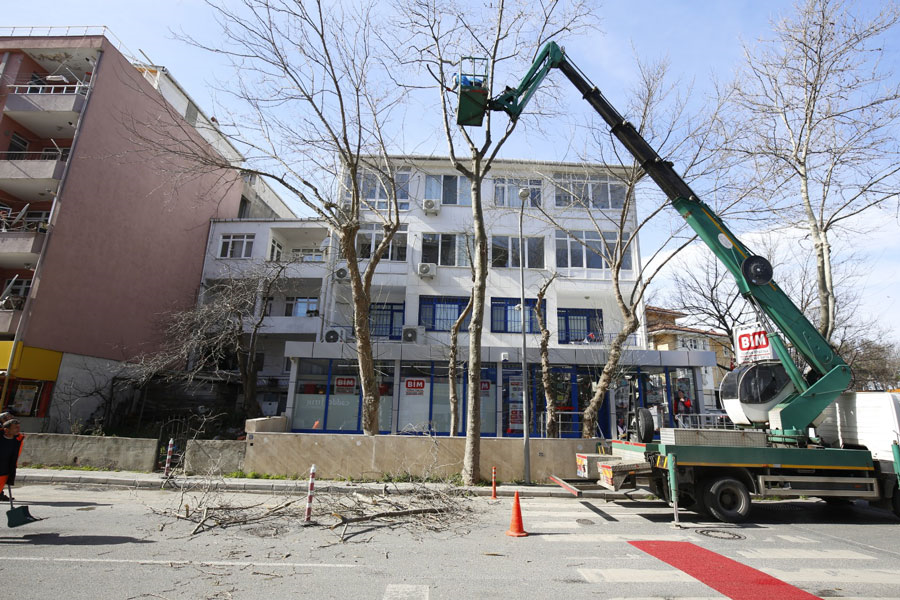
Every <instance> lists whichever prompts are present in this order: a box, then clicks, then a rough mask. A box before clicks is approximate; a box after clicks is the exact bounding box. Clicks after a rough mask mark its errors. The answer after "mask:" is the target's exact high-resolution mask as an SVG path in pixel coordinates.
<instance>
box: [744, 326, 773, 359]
mask: <svg viewBox="0 0 900 600" xmlns="http://www.w3.org/2000/svg"><path fill="white" fill-rule="evenodd" d="M734 348H735V354H736V355H737V356H736V357H735V358H736V359H737V363H738V364H743V363H745V362H755V361H759V360H774V359H775V349H774V348H772V345H771V344H770V343H769V337H768V335H766V330H765V328H764V327H763V326H762V323H751V324H750V325H744V326H742V327H735V330H734Z"/></svg>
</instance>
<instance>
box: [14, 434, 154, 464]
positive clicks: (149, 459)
mask: <svg viewBox="0 0 900 600" xmlns="http://www.w3.org/2000/svg"><path fill="white" fill-rule="evenodd" d="M155 453H156V440H151V439H143V438H117V437H100V436H94V435H65V434H59V433H32V434H28V435H27V436H25V442H24V443H23V446H22V455H21V456H20V457H19V465H20V466H22V467H27V466H29V465H38V464H40V465H53V466H79V467H97V468H98V469H107V470H121V471H144V472H150V471H152V470H153V466H154V462H155V458H156V457H155Z"/></svg>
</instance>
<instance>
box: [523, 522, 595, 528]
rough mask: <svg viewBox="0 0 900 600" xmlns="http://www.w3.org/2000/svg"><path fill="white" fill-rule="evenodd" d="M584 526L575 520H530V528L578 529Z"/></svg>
mask: <svg viewBox="0 0 900 600" xmlns="http://www.w3.org/2000/svg"><path fill="white" fill-rule="evenodd" d="M579 527H582V525H579V524H578V523H576V522H575V521H539V522H532V521H529V522H528V528H529V529H578V528H579Z"/></svg>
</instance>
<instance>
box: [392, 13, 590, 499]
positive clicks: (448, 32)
mask: <svg viewBox="0 0 900 600" xmlns="http://www.w3.org/2000/svg"><path fill="white" fill-rule="evenodd" d="M402 12H404V13H405V14H406V15H408V21H406V22H404V23H402V24H401V25H402V26H403V27H404V28H406V29H408V30H409V31H410V32H411V33H410V37H409V39H408V40H406V42H405V44H403V48H404V49H405V50H406V51H407V52H408V53H409V54H408V55H407V58H406V60H407V61H409V62H415V63H417V64H418V65H420V67H421V68H423V69H426V70H427V73H428V76H429V77H430V83H429V85H430V86H431V87H434V88H436V89H437V90H438V92H439V98H440V107H441V116H442V121H443V131H444V135H445V137H446V140H447V146H448V150H449V154H450V163H451V164H452V166H453V168H455V169H456V170H457V171H459V173H461V174H462V175H463V176H465V177H466V178H467V179H468V180H469V183H470V186H471V196H472V221H473V245H474V251H473V257H472V266H473V270H474V273H475V276H474V281H473V289H472V316H471V320H470V323H469V387H468V411H467V423H466V448H465V455H464V458H463V471H462V478H463V482H464V483H466V484H473V483H475V482H477V481H478V480H479V479H480V472H479V460H480V455H481V452H480V448H481V397H480V389H481V387H480V384H481V331H482V325H483V321H484V304H485V287H486V281H487V274H488V240H487V232H486V229H485V222H484V210H483V205H482V193H481V186H482V182H483V181H484V179H485V177H486V176H487V174H488V172H489V171H490V169H491V165H492V163H493V161H494V159H495V158H496V156H497V153H498V152H499V151H500V149H501V148H502V147H503V145H504V143H505V142H506V141H507V140H508V139H509V137H510V135H512V133H513V130H514V129H515V128H516V124H517V123H518V121H517V120H511V121H506V124H505V126H501V127H495V126H494V121H493V120H492V118H491V114H490V113H488V114H487V115H486V116H485V122H484V127H483V129H481V130H479V132H480V133H479V135H478V136H476V135H475V132H470V131H469V130H467V129H464V128H463V127H462V126H457V125H456V124H454V117H453V115H454V112H455V109H456V99H455V98H454V97H453V93H452V87H453V85H454V82H453V79H454V75H459V74H460V72H461V64H462V63H461V60H460V59H461V57H463V56H465V55H467V54H471V53H472V52H473V49H474V52H476V53H477V54H479V55H480V57H482V58H483V59H484V60H485V66H486V67H485V73H484V74H485V79H486V81H485V82H484V83H485V89H486V92H487V94H488V97H493V95H494V90H495V87H494V78H495V75H497V74H498V67H501V66H509V68H510V69H518V70H517V71H514V72H515V73H521V74H524V73H525V72H526V70H527V67H528V65H529V63H530V61H531V60H533V59H534V57H535V56H536V55H537V52H538V51H539V49H540V47H541V46H542V45H543V44H544V43H545V42H546V41H548V40H549V39H551V38H553V37H558V36H562V35H566V34H571V33H573V32H575V31H577V30H579V29H581V28H583V27H585V26H587V25H588V23H589V21H590V18H591V17H590V11H589V10H588V7H587V5H586V3H583V2H580V1H573V2H571V3H568V4H566V5H563V3H560V2H557V1H555V0H547V1H542V2H540V3H538V4H537V5H535V3H533V2H524V1H520V2H516V1H508V0H500V1H499V2H497V3H494V4H492V5H490V6H488V7H482V8H480V9H478V8H473V6H472V5H471V4H469V3H465V4H464V3H457V2H437V1H436V0H408V1H407V2H404V3H403V8H402ZM498 129H499V130H500V132H501V133H500V134H499V137H498V138H497V139H495V134H496V133H497V130H498ZM457 144H460V145H461V146H462V147H463V148H464V149H465V150H458V149H457ZM464 152H465V153H467V154H468V156H467V157H465V158H464V157H463V153H464Z"/></svg>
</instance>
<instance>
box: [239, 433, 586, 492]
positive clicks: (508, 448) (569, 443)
mask: <svg viewBox="0 0 900 600" xmlns="http://www.w3.org/2000/svg"><path fill="white" fill-rule="evenodd" d="M598 441H599V440H596V439H533V440H531V480H532V481H533V482H536V483H542V482H547V481H549V476H550V475H558V476H561V477H566V478H569V477H575V454H576V453H577V452H591V453H592V452H596V448H597V442H598ZM464 450H465V439H464V438H449V437H425V436H403V435H377V436H362V435H344V434H298V433H248V434H247V451H246V452H247V453H246V457H245V459H244V470H246V471H248V472H250V471H256V472H258V473H268V474H272V475H285V476H289V477H290V476H300V477H302V476H304V475H305V474H306V473H308V472H309V466H310V465H311V464H315V465H316V475H317V477H319V478H320V479H343V478H352V479H380V478H382V477H383V476H384V475H385V474H388V475H393V476H398V477H399V476H406V475H409V476H413V477H423V478H438V479H443V478H447V477H449V476H451V475H454V474H456V473H459V472H460V471H462V464H463V452H464ZM523 464H524V451H523V443H522V440H521V439H515V438H505V439H504V438H485V439H482V440H481V461H480V471H481V476H482V477H483V478H485V479H487V478H489V476H490V472H491V467H493V466H496V467H497V479H498V480H499V481H520V480H522V476H523Z"/></svg>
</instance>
